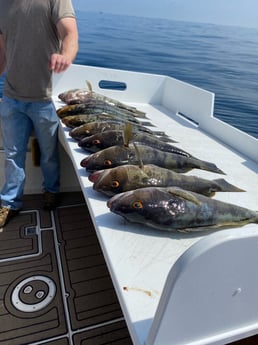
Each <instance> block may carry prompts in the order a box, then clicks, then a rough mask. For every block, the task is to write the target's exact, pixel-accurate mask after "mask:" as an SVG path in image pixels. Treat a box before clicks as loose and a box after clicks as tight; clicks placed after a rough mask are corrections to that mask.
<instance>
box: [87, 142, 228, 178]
mask: <svg viewBox="0 0 258 345" xmlns="http://www.w3.org/2000/svg"><path fill="white" fill-rule="evenodd" d="M139 157H141V159H142V163H143V164H144V165H145V164H154V165H157V166H160V167H162V168H167V169H171V170H173V171H176V172H187V171H190V170H192V169H194V168H196V169H202V170H207V171H211V172H214V173H218V174H224V172H223V171H222V170H220V169H219V168H218V167H217V166H216V165H215V164H214V163H210V162H206V161H202V160H200V159H197V158H192V157H185V156H183V155H179V154H176V153H171V152H165V151H161V150H158V149H155V148H153V147H150V146H147V145H141V144H140V145H137V149H136V148H135V147H134V145H133V144H129V145H128V146H124V145H120V146H119V145H116V146H112V147H108V148H106V149H104V150H101V151H99V152H95V153H92V154H91V155H89V156H88V157H86V158H84V159H82V161H81V163H80V164H81V166H82V167H84V168H86V170H87V171H90V172H92V171H95V170H103V169H108V168H113V167H116V166H119V165H125V164H133V165H138V164H139Z"/></svg>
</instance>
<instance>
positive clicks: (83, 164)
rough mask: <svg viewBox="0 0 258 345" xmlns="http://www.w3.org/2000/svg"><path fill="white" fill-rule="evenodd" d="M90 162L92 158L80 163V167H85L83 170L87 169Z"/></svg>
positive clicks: (84, 159) (86, 158)
mask: <svg viewBox="0 0 258 345" xmlns="http://www.w3.org/2000/svg"><path fill="white" fill-rule="evenodd" d="M90 160H91V157H90V156H89V157H85V158H83V160H82V161H81V163H80V166H81V167H83V168H86V167H87V165H88V164H89V162H90Z"/></svg>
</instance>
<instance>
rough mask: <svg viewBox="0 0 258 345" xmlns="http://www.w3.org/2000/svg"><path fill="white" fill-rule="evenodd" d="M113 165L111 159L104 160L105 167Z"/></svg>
mask: <svg viewBox="0 0 258 345" xmlns="http://www.w3.org/2000/svg"><path fill="white" fill-rule="evenodd" d="M111 164H112V162H111V160H109V159H105V160H104V165H105V166H110V165H111Z"/></svg>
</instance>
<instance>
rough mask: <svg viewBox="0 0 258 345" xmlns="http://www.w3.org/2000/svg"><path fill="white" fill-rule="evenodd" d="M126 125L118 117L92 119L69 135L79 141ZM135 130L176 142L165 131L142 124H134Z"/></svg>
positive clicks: (121, 128) (120, 128)
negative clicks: (101, 119) (153, 129)
mask: <svg viewBox="0 0 258 345" xmlns="http://www.w3.org/2000/svg"><path fill="white" fill-rule="evenodd" d="M64 119H65V118H64ZM124 126H125V122H123V121H120V120H116V119H111V120H107V121H91V122H88V123H85V124H83V125H81V126H79V127H76V128H74V129H72V130H71V131H70V132H69V135H70V136H71V137H72V138H73V139H75V140H77V141H79V140H81V139H83V138H85V137H89V136H91V135H94V134H97V133H102V132H105V131H109V130H123V129H124ZM133 131H134V132H137V131H140V132H144V133H149V134H152V135H154V136H157V137H159V139H160V140H162V141H164V142H175V141H174V140H173V139H170V138H169V137H168V136H167V135H166V134H165V133H164V132H160V131H152V130H151V129H149V128H147V127H144V126H141V125H139V124H133Z"/></svg>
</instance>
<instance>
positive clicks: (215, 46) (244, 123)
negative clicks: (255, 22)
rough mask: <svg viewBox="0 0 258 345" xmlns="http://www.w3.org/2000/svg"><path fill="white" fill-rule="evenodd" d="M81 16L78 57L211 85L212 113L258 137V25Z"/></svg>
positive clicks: (96, 63) (86, 61)
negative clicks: (238, 25)
mask: <svg viewBox="0 0 258 345" xmlns="http://www.w3.org/2000/svg"><path fill="white" fill-rule="evenodd" d="M77 17H78V27H79V34H80V51H79V53H78V56H77V58H76V60H75V63H79V64H87V65H91V66H101V67H109V68H118V69H125V70H134V71H140V72H149V73H155V74H165V75H169V76H172V77H175V78H178V79H180V80H183V81H186V82H189V83H192V84H194V85H196V86H199V87H202V88H204V89H206V90H209V91H212V92H214V93H215V94H216V97H215V113H214V115H215V116H216V117H218V118H220V119H221V120H224V121H225V122H228V123H230V124H231V125H234V126H235V127H237V128H239V129H241V130H243V131H245V132H247V133H249V134H251V135H253V136H255V137H257V138H258V92H257V91H258V68H257V64H258V29H250V28H240V27H230V26H218V25H210V24H199V23H187V22H179V21H170V20H163V19H152V18H139V17H130V16H119V15H111V14H104V13H88V12H83V11H78V12H77ZM0 88H1V85H0ZM0 94H1V89H0Z"/></svg>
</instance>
